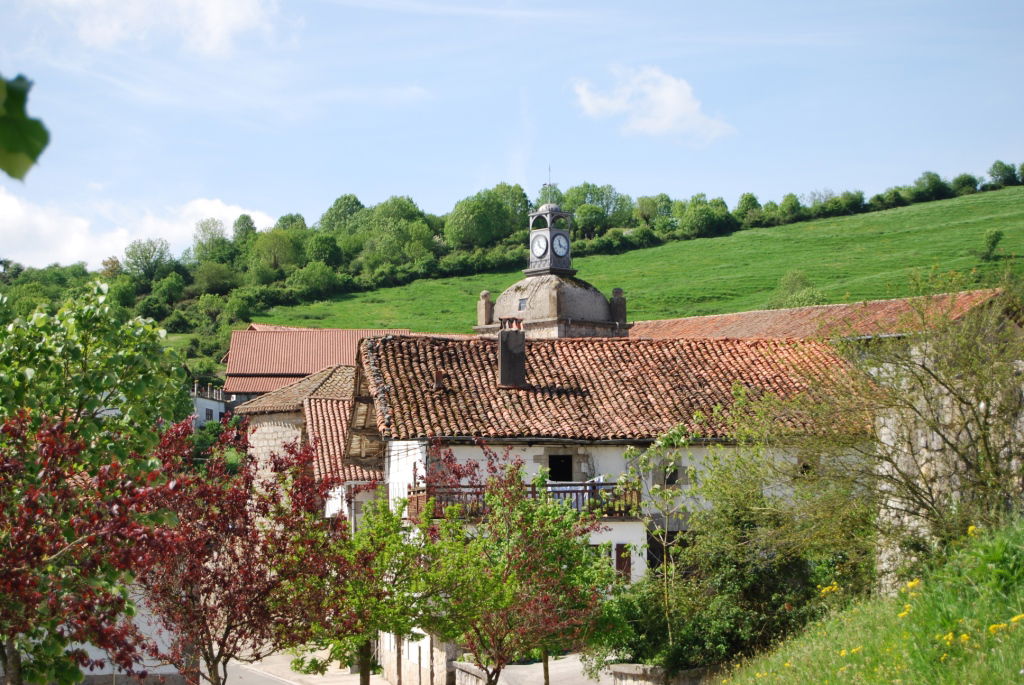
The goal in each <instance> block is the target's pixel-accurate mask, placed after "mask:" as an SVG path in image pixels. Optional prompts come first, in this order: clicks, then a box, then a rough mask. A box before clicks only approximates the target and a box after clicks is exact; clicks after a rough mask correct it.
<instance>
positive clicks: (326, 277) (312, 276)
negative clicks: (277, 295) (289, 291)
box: [286, 262, 338, 299]
mask: <svg viewBox="0 0 1024 685" xmlns="http://www.w3.org/2000/svg"><path fill="white" fill-rule="evenodd" d="M286 284H287V285H288V287H290V288H293V289H294V290H295V292H296V293H297V294H298V295H299V297H301V298H302V299H312V298H317V297H327V296H328V295H330V294H332V293H333V292H334V291H335V289H336V288H337V286H338V279H337V278H336V277H335V275H334V270H333V269H331V267H329V266H327V265H326V264H324V263H323V262H310V263H309V264H307V265H306V266H304V267H302V268H301V269H298V270H296V271H295V272H294V273H292V275H291V276H289V277H288V280H287V281H286Z"/></svg>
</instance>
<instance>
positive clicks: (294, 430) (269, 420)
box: [249, 412, 305, 465]
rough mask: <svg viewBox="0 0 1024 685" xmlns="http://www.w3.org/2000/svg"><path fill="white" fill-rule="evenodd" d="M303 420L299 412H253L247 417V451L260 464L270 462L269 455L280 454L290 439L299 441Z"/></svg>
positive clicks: (301, 434) (301, 436)
mask: <svg viewBox="0 0 1024 685" xmlns="http://www.w3.org/2000/svg"><path fill="white" fill-rule="evenodd" d="M304 423H305V420H304V419H303V417H302V413H301V412H280V413H277V414H254V415H252V416H250V417H249V452H250V453H251V454H252V455H253V456H255V457H256V459H257V462H258V463H259V464H261V465H263V464H268V463H269V462H270V455H271V454H274V453H277V454H280V453H281V452H282V451H283V450H284V446H285V445H286V444H287V443H289V442H292V441H296V442H299V443H301V441H302V438H303V424H304Z"/></svg>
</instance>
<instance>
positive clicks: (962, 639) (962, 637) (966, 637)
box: [960, 633, 971, 644]
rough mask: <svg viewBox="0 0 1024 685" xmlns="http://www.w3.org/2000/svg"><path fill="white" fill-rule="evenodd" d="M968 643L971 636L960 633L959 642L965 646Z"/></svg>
mask: <svg viewBox="0 0 1024 685" xmlns="http://www.w3.org/2000/svg"><path fill="white" fill-rule="evenodd" d="M970 641H971V636H970V635H968V634H967V633H960V642H963V643H964V644H967V643H968V642H970Z"/></svg>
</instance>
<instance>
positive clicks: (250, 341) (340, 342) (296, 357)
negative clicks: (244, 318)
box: [224, 328, 409, 394]
mask: <svg viewBox="0 0 1024 685" xmlns="http://www.w3.org/2000/svg"><path fill="white" fill-rule="evenodd" d="M408 332H409V331H408V330H406V329H364V328H324V329H317V328H306V329H296V330H241V331H232V332H231V344H230V346H229V348H228V354H227V370H226V372H225V377H224V392H228V393H242V394H248V393H263V392H270V391H272V390H276V389H278V388H280V387H283V386H285V385H288V384H289V383H291V382H293V381H296V380H299V379H300V378H304V377H305V376H308V375H309V374H311V373H314V372H316V371H319V370H320V369H322V368H324V367H326V366H333V365H335V364H347V365H349V366H352V365H354V364H355V361H356V349H357V345H358V344H359V341H360V340H361V339H362V338H365V337H369V336H375V335H388V334H405V333H408Z"/></svg>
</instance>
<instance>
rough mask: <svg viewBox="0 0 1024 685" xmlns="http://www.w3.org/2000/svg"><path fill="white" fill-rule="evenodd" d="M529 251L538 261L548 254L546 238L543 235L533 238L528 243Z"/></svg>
mask: <svg viewBox="0 0 1024 685" xmlns="http://www.w3.org/2000/svg"><path fill="white" fill-rule="evenodd" d="M530 251H531V252H533V256H534V257H536V258H537V259H540V258H541V257H543V256H544V255H545V254H547V252H548V237H547V236H546V235H544V234H543V233H541V234H538V235H535V236H533V240H531V241H530Z"/></svg>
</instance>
